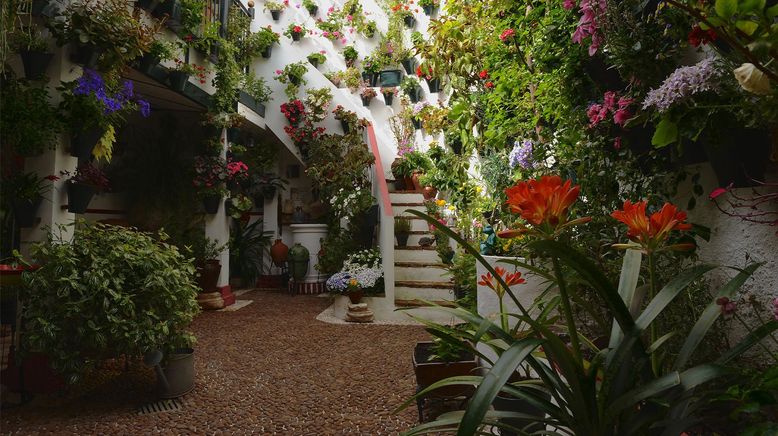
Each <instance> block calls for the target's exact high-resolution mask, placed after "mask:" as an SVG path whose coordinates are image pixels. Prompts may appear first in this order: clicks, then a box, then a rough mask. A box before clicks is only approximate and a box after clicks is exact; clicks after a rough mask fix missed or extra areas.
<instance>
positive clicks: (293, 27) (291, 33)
mask: <svg viewBox="0 0 778 436" xmlns="http://www.w3.org/2000/svg"><path fill="white" fill-rule="evenodd" d="M305 32H307V29H306V28H305V25H303V24H296V23H292V24H290V25H289V27H287V28H286V31H285V32H284V35H286V36H288V37H290V38H292V41H299V40H300V39H301V38H302V37H303V36H305Z"/></svg>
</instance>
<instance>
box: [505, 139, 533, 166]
mask: <svg viewBox="0 0 778 436" xmlns="http://www.w3.org/2000/svg"><path fill="white" fill-rule="evenodd" d="M532 148H533V143H532V141H530V140H529V139H527V140H525V141H523V142H522V141H516V142H514V143H513V150H511V153H510V155H509V156H508V164H509V165H510V167H511V168H516V167H521V168H523V169H531V168H532V166H533V163H532Z"/></svg>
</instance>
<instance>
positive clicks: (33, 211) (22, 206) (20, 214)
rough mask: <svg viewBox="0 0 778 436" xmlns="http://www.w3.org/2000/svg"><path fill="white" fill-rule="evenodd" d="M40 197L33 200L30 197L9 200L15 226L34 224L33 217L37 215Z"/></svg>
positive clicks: (41, 199)
mask: <svg viewBox="0 0 778 436" xmlns="http://www.w3.org/2000/svg"><path fill="white" fill-rule="evenodd" d="M42 201H43V198H42V197H38V198H36V199H34V200H30V199H17V198H14V199H12V200H11V209H12V210H13V213H14V221H15V222H16V226H17V227H22V228H27V227H32V226H34V225H35V219H36V218H37V217H38V209H40V206H41V202H42Z"/></svg>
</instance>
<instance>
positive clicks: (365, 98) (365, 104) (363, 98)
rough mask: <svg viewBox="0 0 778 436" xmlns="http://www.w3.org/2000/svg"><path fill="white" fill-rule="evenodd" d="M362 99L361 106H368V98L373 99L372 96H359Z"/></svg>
mask: <svg viewBox="0 0 778 436" xmlns="http://www.w3.org/2000/svg"><path fill="white" fill-rule="evenodd" d="M360 98H361V99H362V106H364V107H368V106H370V100H372V99H373V97H360Z"/></svg>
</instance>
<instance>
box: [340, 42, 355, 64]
mask: <svg viewBox="0 0 778 436" xmlns="http://www.w3.org/2000/svg"><path fill="white" fill-rule="evenodd" d="M343 59H345V60H346V66H347V67H353V66H354V62H356V61H357V59H359V52H358V51H357V49H356V48H354V46H353V45H348V46H346V48H344V49H343Z"/></svg>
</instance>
